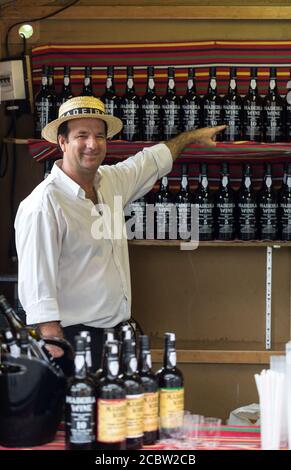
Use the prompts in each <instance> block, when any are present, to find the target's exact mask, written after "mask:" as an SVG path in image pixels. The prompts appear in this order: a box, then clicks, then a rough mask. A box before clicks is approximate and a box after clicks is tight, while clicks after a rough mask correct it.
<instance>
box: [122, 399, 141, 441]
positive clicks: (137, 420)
mask: <svg viewBox="0 0 291 470" xmlns="http://www.w3.org/2000/svg"><path fill="white" fill-rule="evenodd" d="M126 403H127V405H126V410H127V411H126V415H127V436H126V437H127V438H128V439H132V438H136V437H142V435H143V410H144V395H143V394H140V395H126Z"/></svg>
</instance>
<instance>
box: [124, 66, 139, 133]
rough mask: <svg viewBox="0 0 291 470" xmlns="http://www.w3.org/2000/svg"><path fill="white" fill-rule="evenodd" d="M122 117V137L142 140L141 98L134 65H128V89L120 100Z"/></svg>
mask: <svg viewBox="0 0 291 470" xmlns="http://www.w3.org/2000/svg"><path fill="white" fill-rule="evenodd" d="M120 117H121V120H122V122H123V129H122V134H121V135H122V139H125V140H129V141H134V140H140V99H139V97H138V96H137V95H136V93H135V85H134V70H133V67H132V66H128V67H127V80H126V89H125V93H124V95H123V97H122V98H121V101H120Z"/></svg>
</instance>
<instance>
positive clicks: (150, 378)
mask: <svg viewBox="0 0 291 470" xmlns="http://www.w3.org/2000/svg"><path fill="white" fill-rule="evenodd" d="M138 372H139V376H140V379H141V383H142V385H143V389H144V417H143V443H144V444H145V445H150V444H154V443H155V442H156V441H157V440H158V427H159V392H158V390H159V387H158V382H157V378H156V376H155V374H154V373H153V371H152V357H151V351H150V339H149V337H148V336H147V335H140V337H139V362H138Z"/></svg>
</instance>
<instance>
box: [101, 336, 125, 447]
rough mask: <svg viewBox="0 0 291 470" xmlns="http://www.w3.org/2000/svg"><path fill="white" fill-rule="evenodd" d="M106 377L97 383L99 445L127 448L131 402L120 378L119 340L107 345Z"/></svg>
mask: <svg viewBox="0 0 291 470" xmlns="http://www.w3.org/2000/svg"><path fill="white" fill-rule="evenodd" d="M104 357H105V361H104V373H103V377H102V378H101V379H100V382H99V384H98V386H97V392H96V394H97V427H96V429H97V432H96V441H97V442H96V448H97V449H100V450H101V449H102V450H125V449H126V434H127V420H126V416H127V403H126V392H125V387H124V384H123V382H122V380H120V379H119V378H118V373H119V357H118V342H117V341H110V342H107V343H106V345H105V356H104Z"/></svg>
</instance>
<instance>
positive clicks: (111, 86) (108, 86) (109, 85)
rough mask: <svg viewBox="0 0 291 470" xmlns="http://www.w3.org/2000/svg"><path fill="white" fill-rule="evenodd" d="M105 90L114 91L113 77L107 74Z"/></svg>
mask: <svg viewBox="0 0 291 470" xmlns="http://www.w3.org/2000/svg"><path fill="white" fill-rule="evenodd" d="M106 91H107V92H108V91H109V92H111V93H115V86H114V79H113V77H112V76H108V77H107V79H106Z"/></svg>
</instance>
